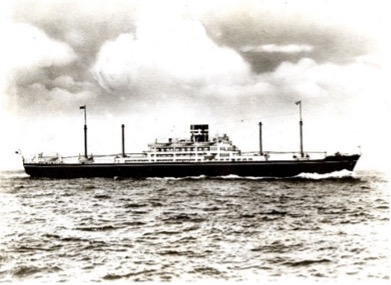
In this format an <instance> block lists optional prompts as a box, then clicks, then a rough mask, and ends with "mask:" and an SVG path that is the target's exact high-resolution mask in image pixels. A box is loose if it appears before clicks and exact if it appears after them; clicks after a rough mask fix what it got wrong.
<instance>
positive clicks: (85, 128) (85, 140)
mask: <svg viewBox="0 0 391 285" xmlns="http://www.w3.org/2000/svg"><path fill="white" fill-rule="evenodd" d="M80 110H84V157H85V158H88V156H87V106H86V105H83V106H80Z"/></svg>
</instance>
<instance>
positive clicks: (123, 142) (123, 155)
mask: <svg viewBox="0 0 391 285" xmlns="http://www.w3.org/2000/svg"><path fill="white" fill-rule="evenodd" d="M121 129H122V157H125V125H124V124H122V125H121Z"/></svg>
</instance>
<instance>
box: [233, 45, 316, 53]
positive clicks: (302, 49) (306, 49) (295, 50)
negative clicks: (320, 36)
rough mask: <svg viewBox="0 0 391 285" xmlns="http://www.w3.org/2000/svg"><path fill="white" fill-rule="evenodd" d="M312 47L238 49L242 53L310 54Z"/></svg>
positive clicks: (290, 46)
mask: <svg viewBox="0 0 391 285" xmlns="http://www.w3.org/2000/svg"><path fill="white" fill-rule="evenodd" d="M313 49H314V47H312V46H309V45H303V44H290V45H275V44H268V45H260V46H251V45H246V46H244V47H241V48H240V51H242V52H249V51H252V52H267V53H276V52H281V53H300V52H311V51H312V50H313Z"/></svg>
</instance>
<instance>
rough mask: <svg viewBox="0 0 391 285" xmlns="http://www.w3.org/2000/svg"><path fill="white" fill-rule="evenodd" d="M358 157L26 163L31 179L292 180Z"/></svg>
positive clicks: (346, 165) (342, 166)
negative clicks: (192, 178)
mask: <svg viewBox="0 0 391 285" xmlns="http://www.w3.org/2000/svg"><path fill="white" fill-rule="evenodd" d="M359 157H360V156H359V155H349V156H328V157H326V158H325V159H314V160H295V161H292V160H279V161H247V162H244V161H235V162H234V161H233V162H228V161H227V162H193V163H191V162H189V163H185V162H178V163H176V162H170V163H125V164H119V163H86V164H80V163H77V164H42V163H25V164H24V168H25V171H26V173H27V174H28V175H30V176H31V177H48V178H82V177H85V178H87V177H133V178H144V177H188V176H201V175H205V176H211V177H216V176H226V175H238V176H255V177H293V176H296V175H298V174H300V173H319V174H324V173H331V172H334V171H340V170H349V171H352V170H353V169H354V167H355V165H356V163H357V160H358V159H359Z"/></svg>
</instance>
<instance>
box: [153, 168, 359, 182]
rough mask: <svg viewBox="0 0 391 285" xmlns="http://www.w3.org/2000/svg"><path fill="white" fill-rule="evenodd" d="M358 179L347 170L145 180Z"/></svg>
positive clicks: (353, 173)
mask: <svg viewBox="0 0 391 285" xmlns="http://www.w3.org/2000/svg"><path fill="white" fill-rule="evenodd" d="M346 178H348V179H351V178H352V179H358V178H359V177H358V176H357V175H356V173H355V172H353V171H349V170H340V171H334V172H331V173H326V174H319V173H307V172H305V173H300V174H298V175H296V176H288V177H273V176H240V175H236V174H229V175H221V176H206V175H200V176H186V177H149V178H147V180H202V179H204V180H206V179H211V180H219V179H221V180H292V179H294V180H300V179H304V180H328V179H346Z"/></svg>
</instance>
